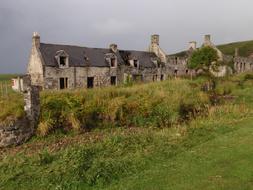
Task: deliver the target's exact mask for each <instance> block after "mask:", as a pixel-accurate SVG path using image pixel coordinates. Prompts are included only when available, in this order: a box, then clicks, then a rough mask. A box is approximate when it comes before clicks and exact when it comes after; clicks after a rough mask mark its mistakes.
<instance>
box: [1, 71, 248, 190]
mask: <svg viewBox="0 0 253 190" xmlns="http://www.w3.org/2000/svg"><path fill="white" fill-rule="evenodd" d="M202 82H203V81H202V79H198V80H197V81H187V80H177V81H166V82H164V83H153V84H146V85H139V86H138V85H137V86H133V87H127V88H125V87H120V88H117V89H116V90H113V89H111V88H106V89H97V90H94V91H93V90H91V91H88V92H83V91H82V92H78V93H81V94H84V97H87V96H88V98H85V99H83V96H82V95H80V94H79V95H76V96H77V97H75V96H74V94H76V93H77V92H73V93H74V94H72V93H70V92H63V93H59V94H57V93H54V94H51V95H50V94H49V92H45V94H43V95H42V96H43V104H44V105H47V108H43V109H47V110H46V112H50V111H52V110H50V106H52V107H51V108H53V110H54V108H55V106H56V105H59V104H60V105H65V104H66V102H67V103H68V104H67V105H72V104H73V101H74V100H76V99H77V100H78V101H75V104H74V105H75V106H73V107H72V108H74V109H76V110H79V111H80V108H81V107H82V106H80V105H86V106H87V104H88V105H93V106H92V109H91V110H90V109H88V112H84V113H90V114H91V113H92V114H91V116H92V115H93V116H94V115H96V114H97V115H100V116H103V117H102V118H103V119H104V120H106V118H108V117H107V116H114V114H115V113H117V112H115V113H114V112H113V111H112V110H121V109H122V108H124V109H125V111H131V110H132V112H126V113H129V114H130V116H131V117H127V115H125V116H124V115H123V116H122V117H116V118H114V117H112V118H114V120H111V118H110V117H109V118H110V119H109V120H106V121H107V122H106V125H105V126H106V127H103V124H104V123H103V122H99V123H98V125H101V126H100V127H96V128H94V129H93V130H90V132H85V133H76V131H75V130H70V131H69V130H67V131H68V132H66V131H65V132H62V131H61V130H55V131H51V132H50V134H49V135H48V136H46V137H34V138H33V139H32V140H31V141H30V142H28V143H26V144H24V145H22V146H19V147H16V148H7V149H1V150H0V160H1V161H0V170H1V173H0V189H35V188H36V189H145V190H146V189H253V183H252V179H253V175H252V169H253V164H252V159H253V157H252V154H251V152H252V142H251V139H252V135H253V128H252V125H253V111H252V110H253V101H252V100H253V88H252V85H253V81H252V80H251V79H250V77H249V76H248V77H245V76H236V77H233V78H230V79H222V80H220V81H219V82H218V83H217V86H216V89H215V94H218V95H219V96H218V97H219V98H218V97H215V101H214V100H213V99H212V101H210V102H209V101H207V100H206V98H205V96H206V95H204V94H202V93H203V92H201V91H200V86H199V84H201V83H202ZM173 84H174V85H173ZM178 86H180V87H181V89H180V88H178ZM150 89H152V90H150ZM152 91H153V93H151V92H152ZM95 92H96V93H95ZM189 92H191V93H189ZM150 93H151V94H150ZM95 94H99V95H97V96H95ZM106 94H107V95H108V96H107V97H104V95H106ZM196 95H198V96H199V95H201V97H203V99H202V100H201V101H200V100H198V101H197V102H196V101H195V99H197V98H196V97H197V96H196ZM94 96H95V97H94ZM122 96H123V97H125V98H126V100H129V101H121V104H115V99H116V100H117V99H118V98H119V97H121V98H122ZM73 97H75V98H73ZM78 97H79V99H78ZM102 97H103V98H104V101H102ZM176 97H177V98H176ZM181 97H182V98H183V99H185V102H184V104H183V105H184V106H182V107H181V106H180V105H181V104H180V103H179V102H180V100H181ZM184 97H186V98H184ZM220 97H222V98H220ZM128 98H129V99H128ZM59 99H62V101H63V102H57V103H56V105H55V104H53V105H52V102H54V101H52V100H59ZM110 99H111V100H114V101H109V100H110ZM70 100H71V101H70ZM137 100H139V101H137ZM160 100H162V101H160ZM108 101H109V105H111V106H109V107H110V109H109V110H107V109H104V108H105V107H108ZM213 101H214V102H216V103H215V104H214V103H212V102H213ZM80 102H82V104H80ZM85 102H86V103H85ZM116 102H118V101H116ZM138 102H141V103H142V104H144V105H142V104H137V103H138ZM160 102H161V103H160ZM106 103H107V104H106ZM172 103H174V105H173V104H172ZM203 103H204V104H203ZM94 104H95V106H94ZM112 105H114V106H112ZM115 105H116V106H115ZM122 105H124V106H123V107H122ZM150 105H153V106H154V105H157V107H158V108H159V109H158V108H156V109H155V110H156V112H147V111H148V110H150V109H152V107H151V106H150ZM170 105H171V107H172V108H173V109H172V108H170V107H169V106H170ZM185 105H188V106H185ZM203 105H205V106H204V107H206V106H207V109H193V110H192V109H186V108H199V107H200V108H202V106H203ZM86 106H85V107H86ZM94 107H96V108H97V109H96V110H94ZM56 108H57V111H56V113H55V115H53V117H51V119H50V120H54V119H55V118H56V117H59V118H63V117H64V116H66V115H65V111H66V113H67V111H68V109H67V110H66V108H68V106H67V107H65V106H63V107H62V106H60V107H56ZM102 108H103V109H102ZM166 108H168V109H166ZM180 108H181V109H180ZM182 108H184V109H182ZM157 110H159V112H157ZM165 110H171V111H170V112H169V113H168V112H165ZM180 110H181V111H182V110H183V112H180ZM187 110H188V111H189V110H191V111H190V112H187ZM194 110H195V111H196V112H197V110H199V112H204V113H199V114H196V115H192V114H190V115H189V113H193V112H194ZM177 111H178V112H177ZM112 112H113V113H112ZM60 113H61V114H60ZM80 113H83V112H82V111H81V112H80ZM95 113H96V114H95ZM119 113H120V112H119ZM124 113H125V112H124ZM151 113H152V114H151ZM165 113H166V114H165ZM172 113H173V114H172ZM180 113H181V114H182V115H180ZM52 114H53V113H52ZM52 114H49V115H51V116H52ZM131 114H134V115H136V116H138V117H137V118H135V119H133V118H132V117H133V115H131ZM116 115H117V114H116ZM172 115H173V117H171V116H172ZM157 116H164V117H162V118H160V117H158V118H157ZM185 116H187V117H185ZM189 116H190V117H189ZM193 116H194V117H193ZM45 118H47V117H45V116H44V119H45ZM78 118H79V117H77V118H76V119H78ZM99 118H100V117H99ZM117 118H121V119H123V121H124V125H122V126H121V125H119V123H118V122H122V120H118V119H117ZM148 118H152V119H151V120H148ZM167 118H169V119H168V121H169V122H168V123H164V122H161V123H160V124H159V122H158V121H167V120H165V119H167ZM171 118H173V120H171ZM182 118H184V119H186V120H187V122H182ZM42 119H43V118H42ZM47 119H48V118H47ZM72 119H73V118H72ZM92 119H97V117H94V118H93V117H89V121H93V120H92ZM126 120H130V122H129V123H125V121H126ZM63 121H64V120H63ZM74 121H75V122H77V121H76V120H75V119H74ZM78 121H79V120H78ZM85 121H87V120H85ZM108 121H109V124H108ZM171 121H173V123H170V122H171ZM75 122H73V124H74V123H75ZM79 122H80V121H79ZM77 123H78V122H77ZM157 123H158V124H159V125H157ZM161 124H162V125H161ZM84 125H85V126H86V123H84ZM63 127H64V128H66V127H67V125H64V126H63Z"/></svg>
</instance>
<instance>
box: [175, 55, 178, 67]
mask: <svg viewBox="0 0 253 190" xmlns="http://www.w3.org/2000/svg"><path fill="white" fill-rule="evenodd" d="M175 63H176V65H177V63H178V57H176V58H175Z"/></svg>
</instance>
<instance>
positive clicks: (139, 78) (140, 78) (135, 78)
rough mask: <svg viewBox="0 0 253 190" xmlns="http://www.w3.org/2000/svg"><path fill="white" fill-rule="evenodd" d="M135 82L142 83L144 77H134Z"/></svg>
mask: <svg viewBox="0 0 253 190" xmlns="http://www.w3.org/2000/svg"><path fill="white" fill-rule="evenodd" d="M133 81H134V82H142V81H143V76H142V75H133Z"/></svg>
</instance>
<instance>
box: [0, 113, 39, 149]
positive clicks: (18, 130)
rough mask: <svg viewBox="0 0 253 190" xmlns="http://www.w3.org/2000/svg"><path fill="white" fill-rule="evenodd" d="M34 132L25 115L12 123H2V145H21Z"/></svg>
mask: <svg viewBox="0 0 253 190" xmlns="http://www.w3.org/2000/svg"><path fill="white" fill-rule="evenodd" d="M33 134H34V128H33V127H32V126H31V124H30V121H29V120H28V119H27V118H26V117H25V118H22V119H19V120H17V121H14V122H12V123H10V124H0V147H7V146H11V145H19V144H22V143H23V142H25V141H27V140H28V139H29V138H31V137H32V135H33Z"/></svg>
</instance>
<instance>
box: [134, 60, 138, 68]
mask: <svg viewBox="0 0 253 190" xmlns="http://www.w3.org/2000/svg"><path fill="white" fill-rule="evenodd" d="M134 67H135V68H138V60H136V59H135V60H134Z"/></svg>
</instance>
